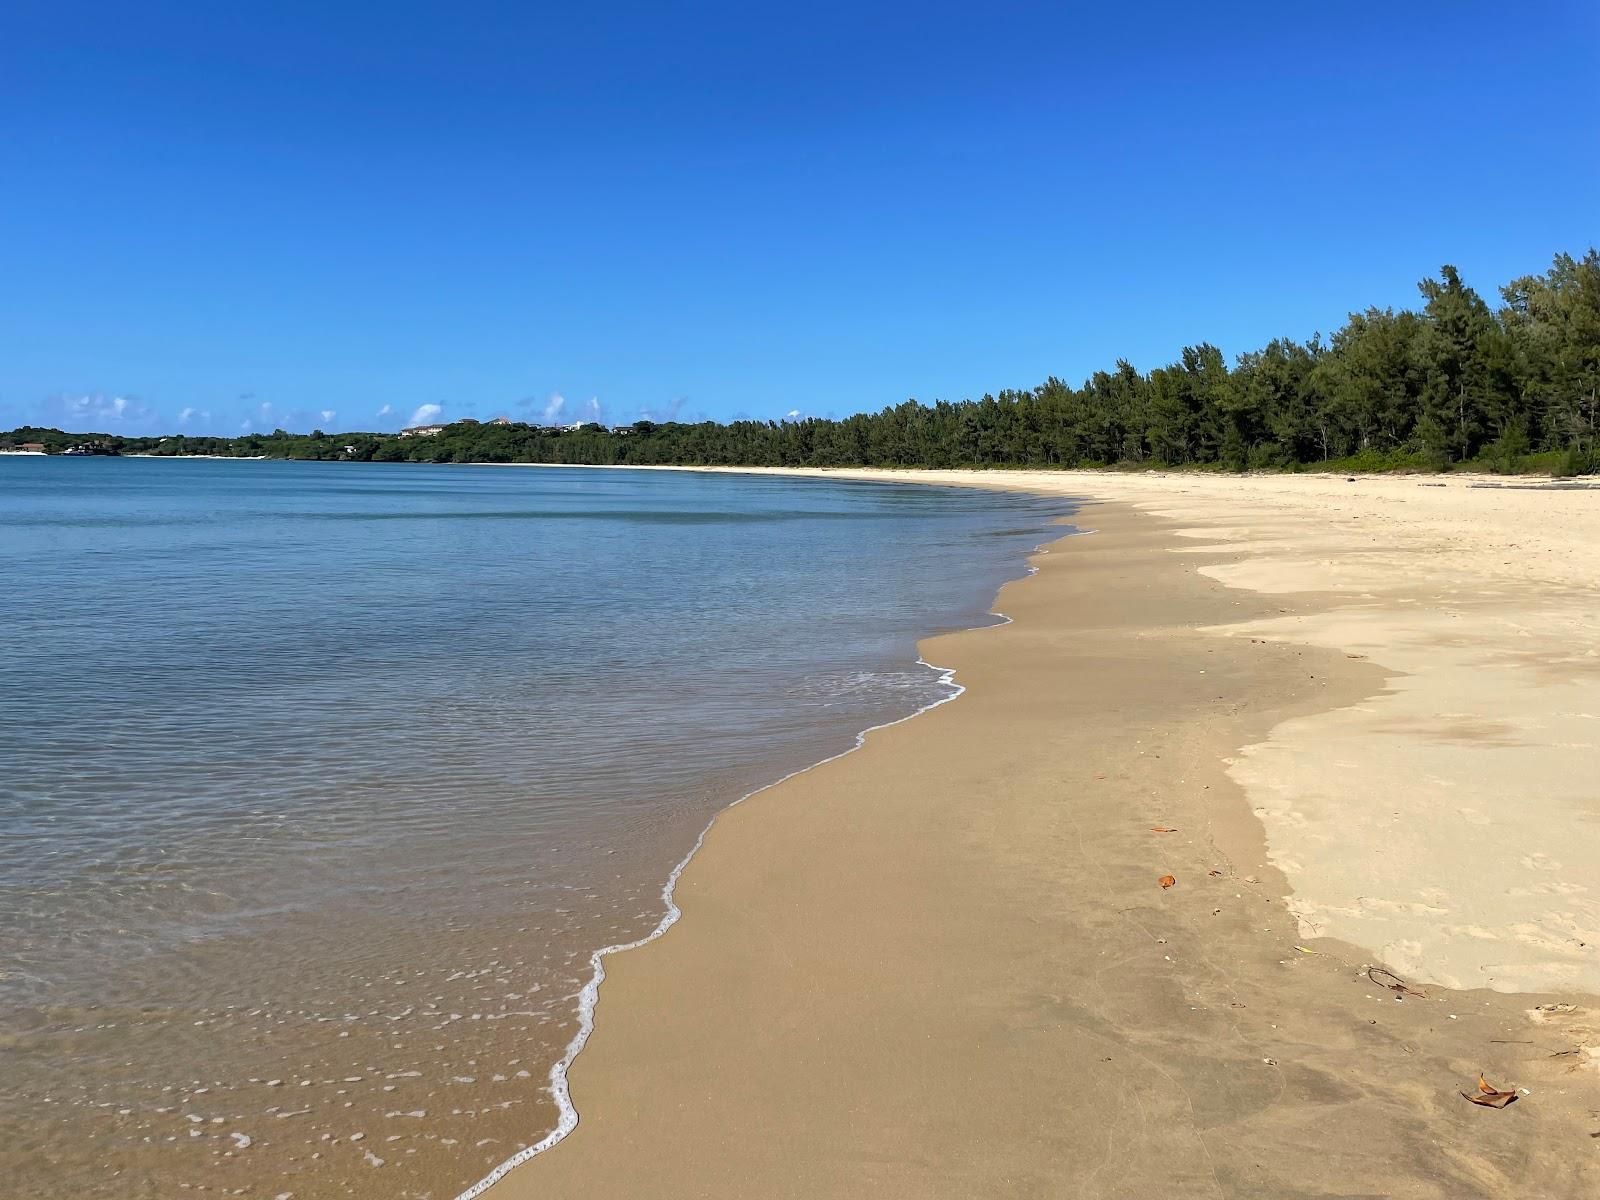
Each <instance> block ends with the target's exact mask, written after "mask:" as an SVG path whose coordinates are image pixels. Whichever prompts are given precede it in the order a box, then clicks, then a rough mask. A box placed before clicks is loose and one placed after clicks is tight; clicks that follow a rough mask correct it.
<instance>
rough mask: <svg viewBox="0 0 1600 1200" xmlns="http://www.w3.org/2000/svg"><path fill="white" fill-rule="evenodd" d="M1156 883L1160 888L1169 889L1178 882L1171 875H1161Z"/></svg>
mask: <svg viewBox="0 0 1600 1200" xmlns="http://www.w3.org/2000/svg"><path fill="white" fill-rule="evenodd" d="M1156 882H1157V883H1159V884H1160V885H1161V886H1162V888H1169V887H1175V886H1176V885H1177V882H1178V881H1177V880H1176V879H1175V878H1173V877H1172V876H1171V875H1163V876H1162V877H1161V878H1160V879H1158V880H1156Z"/></svg>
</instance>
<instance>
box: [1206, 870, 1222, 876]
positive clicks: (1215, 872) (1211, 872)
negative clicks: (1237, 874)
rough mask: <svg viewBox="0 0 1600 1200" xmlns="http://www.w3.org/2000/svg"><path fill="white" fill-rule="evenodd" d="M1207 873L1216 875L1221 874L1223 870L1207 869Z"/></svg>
mask: <svg viewBox="0 0 1600 1200" xmlns="http://www.w3.org/2000/svg"><path fill="white" fill-rule="evenodd" d="M1206 874H1207V875H1212V876H1216V875H1221V874H1222V872H1221V871H1207V872H1206Z"/></svg>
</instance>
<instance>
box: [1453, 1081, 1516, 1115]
mask: <svg viewBox="0 0 1600 1200" xmlns="http://www.w3.org/2000/svg"><path fill="white" fill-rule="evenodd" d="M1461 1095H1462V1098H1463V1099H1466V1100H1471V1101H1472V1102H1473V1103H1474V1104H1481V1105H1483V1106H1484V1107H1485V1108H1504V1107H1505V1106H1506V1105H1508V1104H1510V1103H1511V1102H1512V1101H1514V1100H1515V1099H1516V1098H1517V1093H1516V1090H1515V1089H1513V1090H1511V1091H1509V1092H1503V1091H1501V1090H1500V1089H1499V1088H1496V1087H1494V1086H1492V1085H1491V1084H1490V1083H1489V1081H1488V1080H1487V1079H1485V1078H1484V1077H1483V1076H1482V1075H1479V1076H1478V1090H1477V1092H1476V1093H1469V1092H1462V1093H1461Z"/></svg>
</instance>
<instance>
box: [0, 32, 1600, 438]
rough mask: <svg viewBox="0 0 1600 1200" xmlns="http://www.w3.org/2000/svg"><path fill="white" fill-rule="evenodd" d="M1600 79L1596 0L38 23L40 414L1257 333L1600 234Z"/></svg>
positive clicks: (8, 322) (774, 375)
mask: <svg viewBox="0 0 1600 1200" xmlns="http://www.w3.org/2000/svg"><path fill="white" fill-rule="evenodd" d="M1597 78H1600V6H1596V5H1594V4H1593V3H1592V2H1591V0H1581V2H1578V0H1574V2H1571V3H1548V4H1541V3H1530V4H1525V5H1516V6H1513V5H1506V4H1503V3H1499V4H1493V5H1490V4H1480V3H1476V2H1473V0H1455V2H1451V3H1429V2H1413V3H1396V4H1386V5H1374V4H1370V3H1363V4H1342V3H1333V4H1322V5H1316V6H1310V5H1296V4H1284V3H1282V2H1281V0H1279V2H1277V3H1272V4H1226V3H1222V4H1211V5H1194V4H1188V3H1148V2H1140V0H1127V2H1124V3H1121V4H1115V5H1098V4H1097V5H1071V4H985V5H977V4H971V3H964V4H946V3H942V2H935V3H928V2H923V3H918V4H914V5H913V4H860V3H851V4H839V3H832V2H823V3H812V4H808V5H794V6H775V5H769V4H761V3H739V4H732V3H721V2H714V3H700V4H681V5H663V4H633V3H620V4H603V3H602V4H573V3H570V0H569V2H566V3H562V4H560V5H556V4H546V3H536V2H530V3H519V4H503V5H502V4H494V3H479V4H463V3H455V4H448V5H447V4H421V3H405V2H403V0H401V2H390V3H384V4H367V3H343V4H338V3H326V2H325V3H319V4H315V5H312V4H296V3H280V4H274V5H215V4H207V5H201V4H171V3H160V2H156V3H144V4H139V5H132V4H127V3H118V4H108V5H95V4H74V3H71V2H70V0H64V2H63V0H55V2H52V3H48V4H44V3H35V2H33V0H10V2H9V3H8V4H7V5H5V7H4V12H3V14H0V428H4V427H9V426H10V425H13V424H17V423H21V422H24V421H28V422H33V421H41V422H44V423H47V424H54V425H61V426H63V427H67V428H76V429H106V430H115V431H125V432H150V431H160V432H169V431H172V430H175V429H178V428H180V427H181V428H185V429H189V430H192V431H208V432H217V433H237V432H239V431H240V430H241V429H242V428H244V427H246V425H247V423H248V424H249V425H250V426H252V427H255V428H267V429H270V428H272V427H274V426H278V425H282V426H284V427H286V428H291V429H307V428H310V427H312V426H313V425H323V426H325V427H326V428H328V429H330V430H333V429H341V430H343V429H375V428H395V427H397V426H399V425H401V424H403V423H406V422H409V421H410V420H411V419H412V418H413V417H414V416H416V415H418V414H419V413H420V414H421V415H423V416H424V417H434V416H436V415H437V417H438V419H449V418H451V417H460V416H476V417H479V418H485V417H490V416H494V415H497V414H499V413H507V414H510V415H512V416H513V417H522V418H525V419H541V418H543V417H544V416H545V415H546V414H548V413H553V412H556V411H557V410H558V409H559V412H560V414H561V415H563V416H567V417H569V418H570V417H573V416H578V415H587V414H589V413H591V412H594V411H595V410H596V409H598V410H599V412H600V413H601V414H602V415H603V416H604V417H605V418H606V419H609V420H629V419H633V418H634V417H637V416H638V415H639V414H640V413H641V412H649V413H651V414H653V415H657V416H665V415H669V414H674V413H676V414H677V415H679V416H681V417H683V418H693V417H698V416H701V415H708V416H711V417H715V418H719V419H720V418H727V417H730V416H733V415H754V416H759V417H777V416H782V415H784V414H786V413H790V412H800V413H808V414H810V413H816V414H834V415H844V414H846V413H849V412H854V411H860V410H863V409H875V408H878V407H881V406H882V405H885V404H890V403H897V402H899V401H900V400H903V399H905V398H907V397H909V396H914V397H917V398H919V399H923V400H932V399H934V398H940V397H942V398H959V397H963V396H975V395H981V394H982V393H983V392H985V391H993V390H998V389H1000V388H1003V387H1028V386H1032V385H1033V384H1035V383H1038V382H1040V381H1041V380H1043V379H1044V378H1045V377H1046V376H1048V375H1050V374H1055V375H1058V376H1061V377H1063V378H1066V379H1069V380H1073V381H1078V380H1081V379H1082V378H1083V377H1084V376H1085V375H1086V374H1088V373H1089V372H1091V371H1093V370H1095V369H1097V368H1101V367H1105V366H1108V365H1109V364H1110V363H1111V362H1112V361H1113V360H1115V359H1116V358H1117V357H1119V356H1125V357H1127V358H1129V359H1131V360H1132V361H1133V362H1134V363H1135V364H1136V365H1138V366H1140V367H1150V366H1154V365H1157V364H1159V363H1162V362H1165V361H1169V360H1170V359H1171V358H1173V357H1175V356H1176V354H1177V352H1178V350H1179V349H1180V347H1182V346H1183V345H1184V344H1186V343H1193V342H1198V341H1202V340H1209V341H1212V342H1215V343H1216V344H1218V345H1220V346H1221V347H1222V348H1223V349H1224V350H1225V351H1227V352H1228V353H1230V354H1233V353H1237V352H1238V351H1240V350H1244V349H1249V348H1252V347H1255V346H1257V345H1259V344H1261V343H1263V342H1265V341H1266V340H1268V339H1269V338H1271V337H1273V336H1276V335H1278V334H1288V335H1292V336H1296V337H1305V336H1308V335H1310V334H1311V333H1312V332H1314V331H1316V330H1319V329H1321V330H1327V329H1329V328H1332V327H1334V326H1336V325H1337V324H1339V322H1340V321H1341V320H1342V318H1343V316H1344V314H1345V313H1346V312H1347V311H1348V310H1349V309H1351V308H1356V307H1364V306H1365V305H1367V304H1369V303H1378V304H1396V305H1401V304H1409V303H1411V302H1412V300H1413V298H1414V296H1415V283H1416V281H1417V280H1418V279H1419V278H1421V277H1422V276H1423V275H1426V274H1429V273H1430V272H1432V271H1434V270H1435V269H1437V267H1438V266H1439V264H1441V263H1443V262H1447V261H1448V262H1453V263H1455V264H1456V265H1458V266H1459V267H1461V269H1462V270H1463V272H1464V273H1465V274H1466V275H1467V278H1468V280H1469V282H1472V283H1474V284H1475V285H1477V286H1478V287H1479V288H1480V290H1482V291H1484V292H1485V293H1487V294H1492V292H1493V289H1494V287H1495V286H1497V285H1498V284H1500V283H1501V282H1504V281H1505V280H1506V279H1507V278H1509V277H1511V276H1513V275H1516V274H1522V273H1526V272H1528V271H1535V270H1542V269H1543V268H1544V267H1545V266H1546V265H1548V262H1549V259H1550V257H1551V256H1552V255H1553V254H1555V253H1556V252H1558V251H1562V250H1568V251H1573V252H1578V251H1581V250H1582V249H1584V248H1586V247H1587V246H1589V245H1590V244H1592V243H1595V242H1597V241H1600V87H1597V86H1596V80H1597ZM557 399H559V400H560V401H561V403H560V405H559V406H558V405H557V404H556V401H557ZM432 406H437V407H432Z"/></svg>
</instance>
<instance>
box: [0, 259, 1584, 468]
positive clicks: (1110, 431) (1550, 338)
mask: <svg viewBox="0 0 1600 1200" xmlns="http://www.w3.org/2000/svg"><path fill="white" fill-rule="evenodd" d="M1420 289H1421V293H1422V301H1423V303H1422V306H1421V307H1420V308H1419V309H1417V310H1415V311H1409V310H1406V311H1399V312H1396V311H1394V310H1392V309H1378V308H1369V309H1367V310H1366V311H1364V312H1359V313H1353V314H1351V316H1350V318H1349V320H1348V321H1347V322H1346V323H1345V324H1344V326H1343V327H1342V328H1340V329H1339V330H1337V331H1336V332H1335V333H1334V334H1333V335H1332V336H1331V337H1329V338H1327V339H1326V340H1324V339H1323V338H1322V337H1321V336H1320V335H1319V336H1316V337H1313V338H1311V340H1309V341H1307V342H1296V341H1293V340H1290V339H1286V338H1280V339H1278V340H1276V341H1274V342H1272V343H1270V344H1269V345H1267V346H1266V347H1265V348H1263V349H1260V350H1254V351H1251V352H1249V353H1247V354H1241V355H1240V356H1239V357H1238V358H1237V360H1235V362H1234V363H1232V364H1231V365H1230V364H1229V363H1228V361H1227V359H1226V358H1225V357H1224V356H1223V354H1222V352H1221V351H1220V350H1218V349H1217V348H1216V347H1215V346H1212V345H1209V344H1202V345H1198V346H1190V347H1187V348H1185V349H1184V351H1183V353H1182V355H1181V356H1180V358H1179V360H1178V361H1177V362H1175V363H1172V364H1170V365H1168V366H1164V367H1158V368H1156V369H1155V370H1152V371H1150V372H1148V373H1140V372H1139V371H1137V370H1135V369H1134V367H1133V366H1131V365H1130V364H1129V363H1127V362H1125V361H1119V362H1118V363H1117V364H1116V366H1115V367H1114V368H1113V369H1112V370H1110V371H1099V372H1096V373H1095V374H1094V375H1093V376H1091V377H1090V378H1089V379H1088V380H1086V381H1085V382H1084V384H1083V385H1082V386H1081V387H1072V386H1070V385H1068V384H1066V383H1064V382H1062V381H1061V380H1059V379H1054V378H1052V379H1048V380H1046V381H1045V382H1044V383H1043V384H1041V385H1039V386H1038V387H1036V388H1034V389H1032V390H1031V391H1004V392H1001V393H999V394H998V395H992V396H984V397H983V398H982V399H981V400H966V401H961V402H959V403H952V402H948V401H939V402H937V403H935V404H932V405H925V404H919V403H917V402H915V401H910V400H908V401H906V402H905V403H904V404H899V405H896V406H894V407H891V408H885V409H884V410H882V411H881V412H877V413H871V414H861V415H857V416H852V417H847V418H845V419H843V420H824V419H821V418H806V419H803V420H797V421H733V422H729V423H727V424H719V423H716V422H709V421H707V422H701V423H697V424H684V423H679V422H668V423H663V424H654V423H651V422H648V421H641V422H639V423H638V424H637V425H635V426H632V427H630V428H629V429H628V430H627V431H620V432H619V431H615V430H605V429H601V428H586V429H581V430H566V431H560V430H555V429H549V428H545V427H542V426H537V425H527V424H511V425H480V424H478V423H476V422H458V423H456V424H453V425H448V426H446V427H445V428H444V430H443V431H442V432H440V433H439V434H437V435H435V436H432V437H398V436H395V435H388V434H339V435H336V436H335V435H328V434H324V433H322V432H320V431H317V432H314V433H311V434H308V435H296V434H287V433H284V432H283V431H282V430H278V431H276V432H274V433H273V434H271V435H254V434H252V435H247V436H245V437H239V438H202V437H186V436H177V437H171V438H165V439H155V438H126V439H119V438H115V437H111V436H109V435H87V434H80V435H66V434H61V433H59V431H55V430H41V429H21V430H16V431H13V432H12V433H11V434H7V435H0V443H4V442H7V441H11V442H23V441H41V442H45V443H46V444H47V445H49V446H50V447H51V448H52V450H60V449H64V448H65V447H66V446H67V445H70V444H74V443H78V442H81V441H83V439H85V438H89V437H94V438H98V439H101V440H103V441H104V442H106V443H107V444H108V445H110V446H112V447H113V448H115V449H119V450H121V451H122V452H124V453H134V452H138V453H149V454H222V455H265V456H268V457H274V458H309V459H361V460H375V461H403V460H411V461H422V462H549V463H572V464H583V463H594V464H626V463H638V464H667V463H675V464H684V465H701V464H728V465H757V466H921V467H954V466H990V467H1040V466H1044V467H1058V466H1059V467H1076V466H1111V465H1118V464H1123V465H1131V466H1140V465H1143V466H1195V467H1212V468H1220V469H1227V470H1246V469H1252V468H1260V469H1294V468H1297V467H1301V466H1305V465H1309V464H1326V465H1329V466H1336V467H1337V468H1338V469H1341V470H1394V469H1407V468H1410V469H1419V468H1420V469H1433V470H1442V469H1447V468H1450V467H1452V466H1455V465H1459V464H1469V465H1472V466H1474V467H1478V468H1482V469H1488V470H1499V471H1516V470H1540V471H1550V472H1552V473H1554V474H1579V473H1586V472H1590V471H1594V470H1596V469H1597V466H1600V452H1597V447H1596V430H1597V418H1600V254H1597V253H1596V251H1595V250H1593V249H1591V250H1590V251H1589V252H1588V253H1587V254H1585V255H1584V256H1583V257H1582V258H1573V257H1572V256H1570V255H1565V254H1563V255H1560V256H1558V257H1557V258H1556V259H1555V261H1554V263H1553V264H1552V265H1551V267H1550V269H1549V270H1548V271H1546V272H1545V273H1544V274H1543V275H1529V276H1525V277H1523V278H1521V279H1516V280H1513V281H1512V282H1511V283H1509V284H1507V285H1506V286H1505V287H1503V288H1501V289H1500V291H1501V296H1502V298H1503V304H1502V306H1501V307H1500V308H1499V309H1498V310H1495V309H1491V307H1490V306H1489V305H1488V304H1487V303H1486V302H1485V301H1484V300H1483V298H1482V297H1481V296H1479V295H1478V293H1477V292H1475V291H1474V290H1473V289H1472V288H1470V287H1468V286H1467V285H1466V284H1465V283H1464V282H1463V281H1462V280H1461V277H1460V276H1459V274H1458V273H1457V272H1456V270H1455V268H1453V267H1448V266H1447V267H1445V268H1443V270H1442V271H1441V273H1440V276H1439V278H1437V279H1428V280H1424V281H1423V282H1422V284H1421V285H1420Z"/></svg>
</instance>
